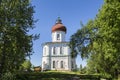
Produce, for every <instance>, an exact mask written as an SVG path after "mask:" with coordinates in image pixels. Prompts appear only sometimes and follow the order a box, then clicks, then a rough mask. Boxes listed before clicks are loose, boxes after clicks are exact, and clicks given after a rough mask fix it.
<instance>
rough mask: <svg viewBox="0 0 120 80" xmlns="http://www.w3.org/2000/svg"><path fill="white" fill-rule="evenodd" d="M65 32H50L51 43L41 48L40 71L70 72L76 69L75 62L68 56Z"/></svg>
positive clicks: (68, 50) (68, 49)
mask: <svg viewBox="0 0 120 80" xmlns="http://www.w3.org/2000/svg"><path fill="white" fill-rule="evenodd" d="M65 34H66V32H65V31H61V30H56V31H54V32H52V42H46V43H44V44H43V45H42V46H43V56H42V70H62V71H66V70H67V71H71V70H74V69H75V68H76V61H75V59H74V58H71V56H70V48H69V46H68V44H69V42H65Z"/></svg>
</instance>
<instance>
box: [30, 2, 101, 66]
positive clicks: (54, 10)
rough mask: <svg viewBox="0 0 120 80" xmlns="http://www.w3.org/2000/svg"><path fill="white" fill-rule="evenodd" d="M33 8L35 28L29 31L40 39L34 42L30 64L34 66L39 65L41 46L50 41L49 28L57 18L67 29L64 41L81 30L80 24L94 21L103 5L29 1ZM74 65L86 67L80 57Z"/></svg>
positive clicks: (99, 3) (97, 3)
mask: <svg viewBox="0 0 120 80" xmlns="http://www.w3.org/2000/svg"><path fill="white" fill-rule="evenodd" d="M31 2H32V5H33V6H35V8H34V10H35V13H34V19H35V20H37V19H38V22H37V23H35V26H36V28H35V29H33V30H31V32H30V33H31V34H40V38H39V39H38V40H36V41H34V45H33V50H34V54H33V55H32V56H31V62H32V64H33V65H34V66H39V65H41V60H42V58H41V57H42V46H41V44H42V43H44V42H50V41H51V28H52V26H53V25H54V24H55V21H56V19H57V17H60V18H61V19H62V23H63V24H64V25H65V26H66V28H67V34H66V41H69V39H70V36H71V35H72V34H74V33H75V32H76V31H77V30H78V29H80V28H81V25H80V22H82V23H83V24H86V23H87V22H88V20H90V19H94V18H95V16H96V14H97V13H98V10H99V9H100V8H101V6H102V4H103V0H31ZM76 63H77V65H78V67H79V65H80V64H82V65H83V66H85V65H86V62H85V61H82V60H81V58H80V56H78V57H77V59H76Z"/></svg>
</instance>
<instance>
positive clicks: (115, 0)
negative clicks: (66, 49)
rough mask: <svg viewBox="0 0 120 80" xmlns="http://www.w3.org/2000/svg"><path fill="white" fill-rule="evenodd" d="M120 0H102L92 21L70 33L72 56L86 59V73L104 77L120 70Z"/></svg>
mask: <svg viewBox="0 0 120 80" xmlns="http://www.w3.org/2000/svg"><path fill="white" fill-rule="evenodd" d="M119 34H120V1H119V0H105V1H104V5H103V6H102V8H101V9H100V10H99V13H98V14H97V16H96V18H95V20H93V21H91V20H90V21H89V22H88V24H86V25H85V26H84V25H83V27H82V28H81V29H80V30H78V31H77V32H76V33H75V34H73V35H72V36H71V39H70V47H71V49H72V55H73V57H75V56H77V54H80V55H81V57H82V58H87V59H88V63H87V69H88V73H100V74H102V75H103V76H106V77H108V78H116V77H118V73H119V72H120V67H119V66H120V41H119V40H120V35H119Z"/></svg>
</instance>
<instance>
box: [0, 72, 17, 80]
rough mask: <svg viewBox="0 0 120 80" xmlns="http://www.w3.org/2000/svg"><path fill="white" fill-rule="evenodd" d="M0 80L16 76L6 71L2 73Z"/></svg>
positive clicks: (8, 79)
mask: <svg viewBox="0 0 120 80" xmlns="http://www.w3.org/2000/svg"><path fill="white" fill-rule="evenodd" d="M0 80H16V77H15V75H14V74H12V73H11V72H6V73H4V74H3V75H2V77H1V79H0Z"/></svg>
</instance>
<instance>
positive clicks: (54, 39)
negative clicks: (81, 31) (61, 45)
mask: <svg viewBox="0 0 120 80" xmlns="http://www.w3.org/2000/svg"><path fill="white" fill-rule="evenodd" d="M57 34H60V39H59V40H57ZM63 41H65V32H64V31H55V32H52V42H63Z"/></svg>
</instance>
